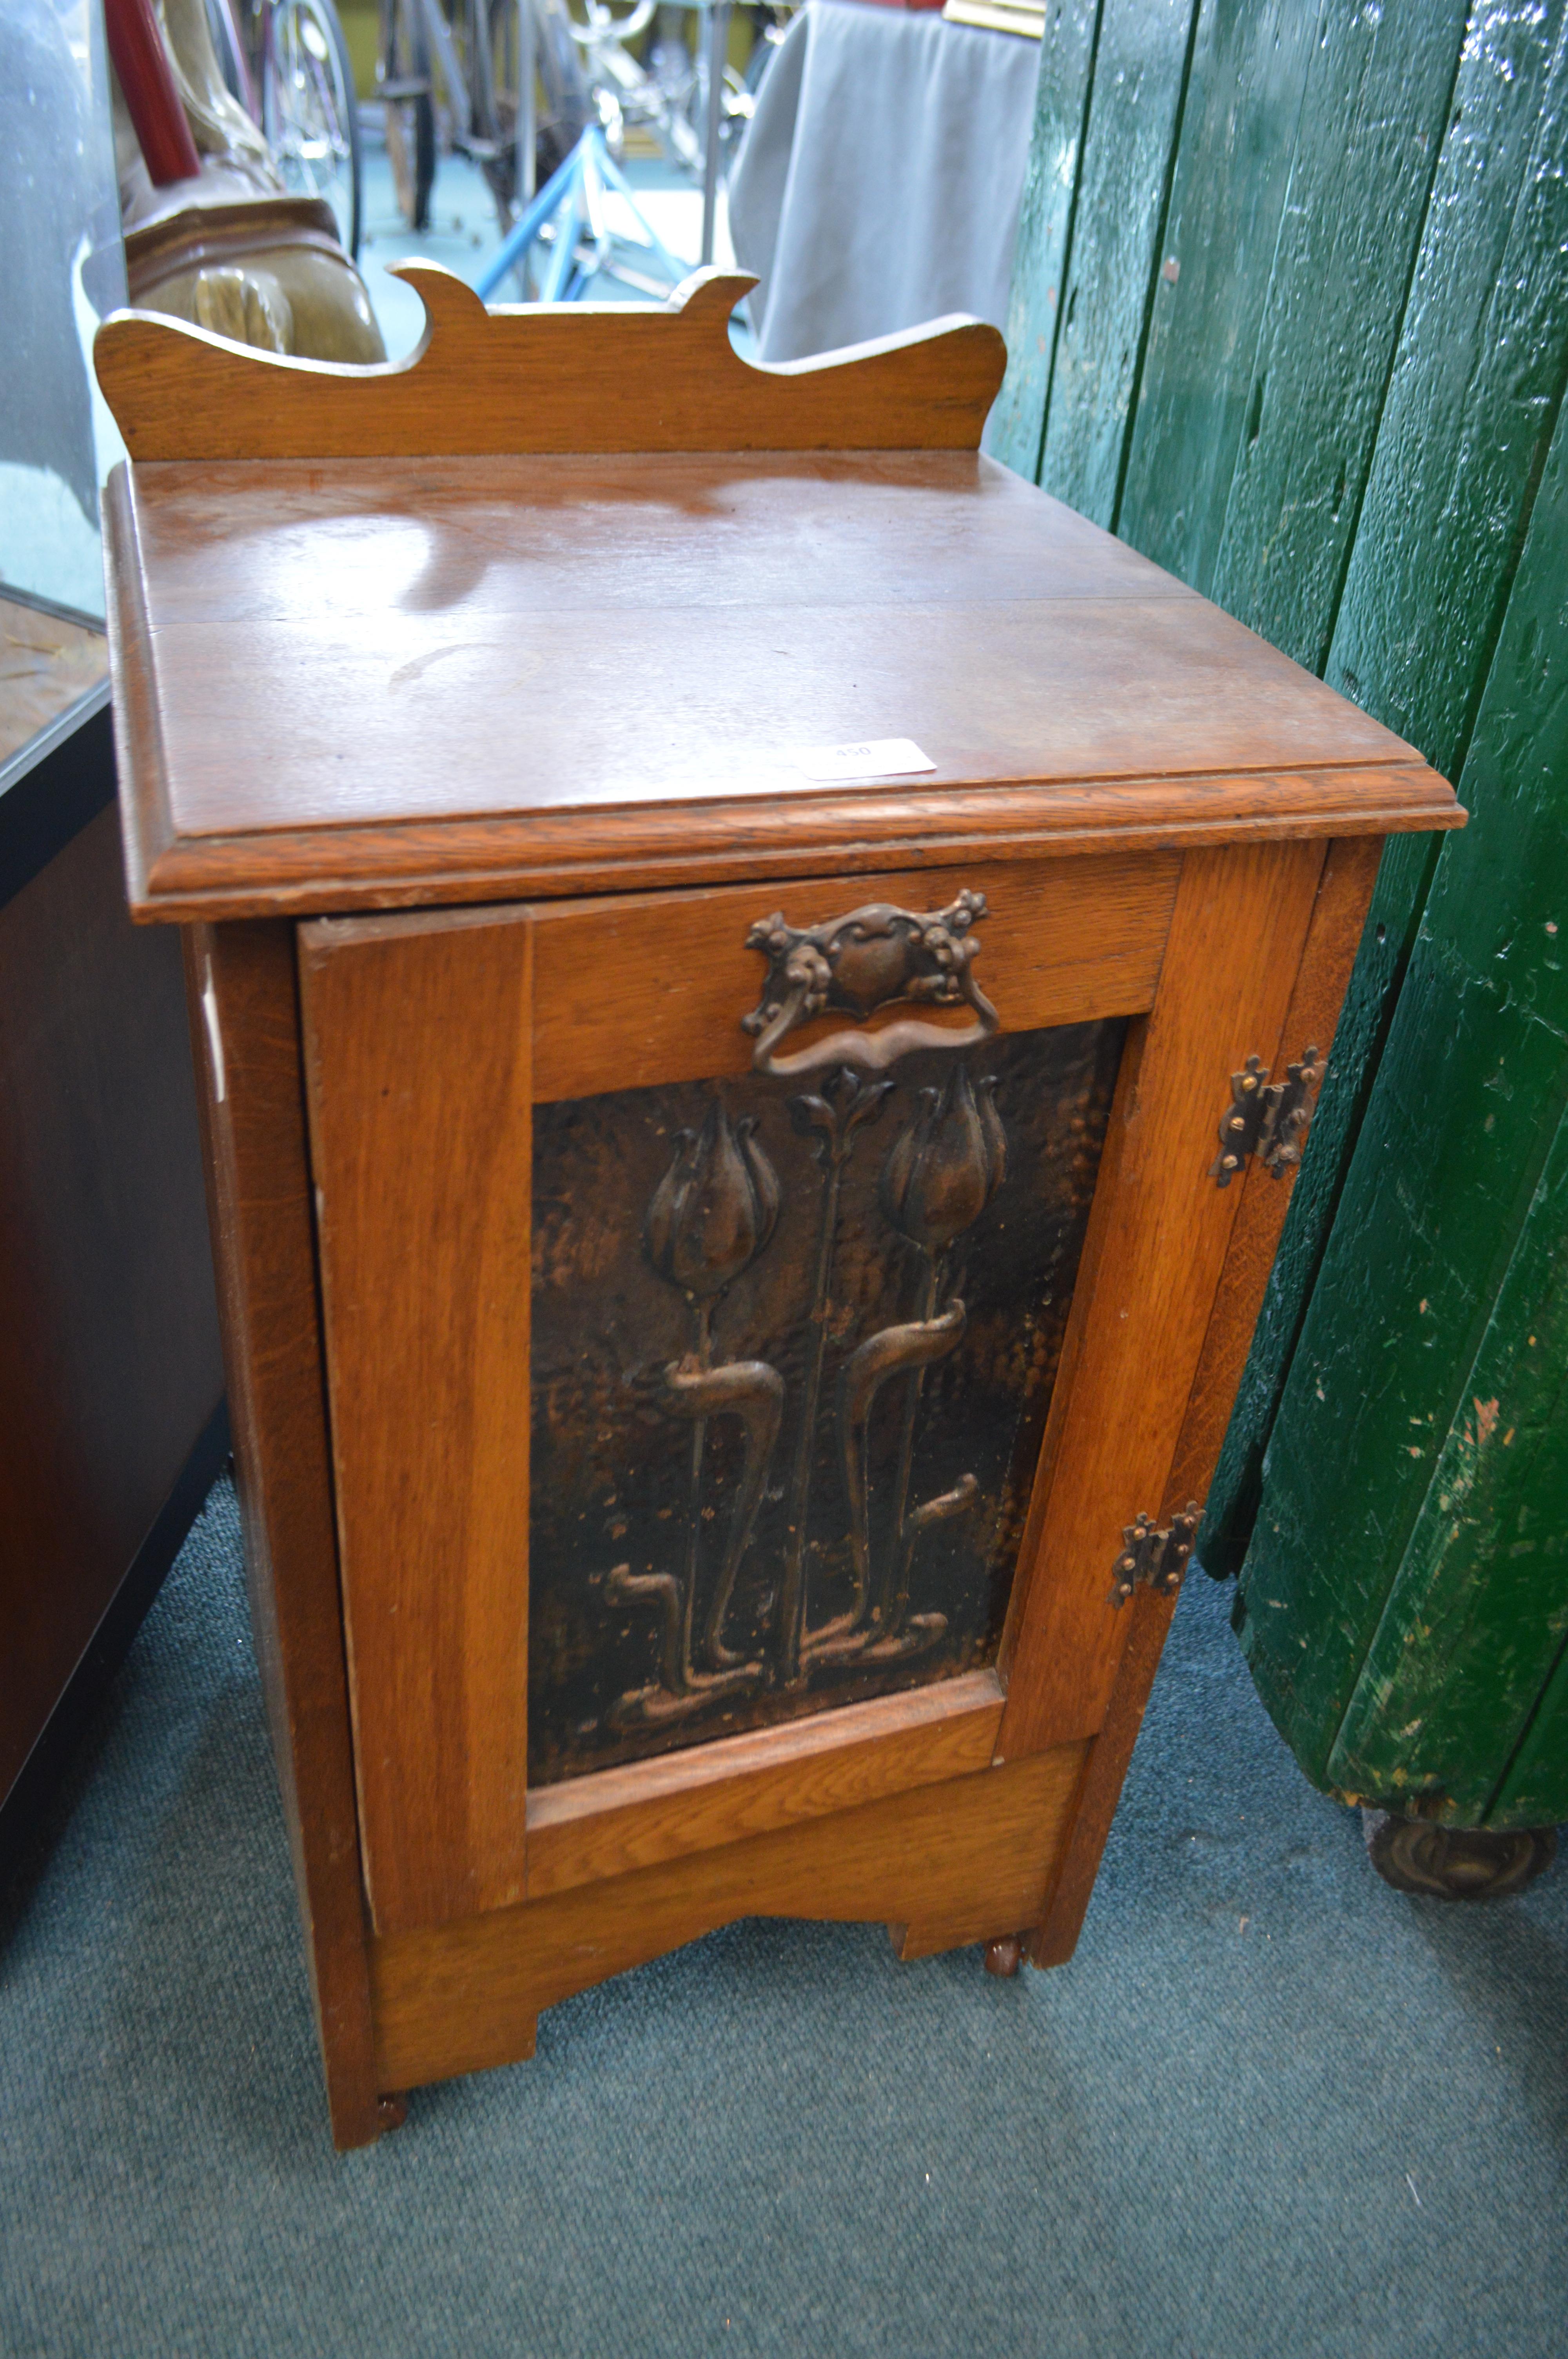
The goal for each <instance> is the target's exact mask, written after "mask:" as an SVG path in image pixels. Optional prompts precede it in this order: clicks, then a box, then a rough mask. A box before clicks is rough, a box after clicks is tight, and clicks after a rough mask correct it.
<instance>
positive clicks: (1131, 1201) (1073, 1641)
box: [999, 844, 1324, 1760]
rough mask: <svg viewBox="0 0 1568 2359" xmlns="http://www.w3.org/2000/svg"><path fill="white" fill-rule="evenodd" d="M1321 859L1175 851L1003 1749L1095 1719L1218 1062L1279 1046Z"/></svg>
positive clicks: (1216, 1100)
mask: <svg viewBox="0 0 1568 2359" xmlns="http://www.w3.org/2000/svg"><path fill="white" fill-rule="evenodd" d="M1323 858H1324V848H1323V846H1322V845H1321V844H1317V845H1314V844H1301V845H1297V844H1271V845H1259V846H1257V847H1255V848H1249V849H1247V850H1239V851H1231V852H1222V853H1192V854H1189V856H1188V857H1187V859H1186V860H1185V861H1184V864H1183V869H1182V879H1181V883H1180V885H1179V886H1178V888H1177V893H1176V908H1175V914H1174V916H1173V919H1172V924H1171V934H1170V939H1169V941H1168V943H1167V945H1166V952H1165V962H1164V966H1163V968H1162V973H1161V979H1160V990H1159V994H1158V996H1157V997H1156V999H1155V1002H1154V1007H1153V1012H1152V1015H1151V1016H1148V1017H1147V1018H1146V1019H1145V1022H1144V1027H1143V1037H1142V1038H1141V1040H1140V1041H1138V1042H1137V1043H1136V1044H1130V1050H1129V1054H1128V1056H1127V1057H1126V1058H1124V1071H1123V1081H1122V1084H1121V1086H1120V1087H1119V1090H1118V1095H1117V1104H1116V1106H1115V1107H1114V1108H1113V1110H1112V1114H1111V1119H1110V1128H1109V1131H1108V1136H1107V1141H1106V1147H1105V1154H1104V1158H1103V1160H1102V1163H1101V1169H1100V1181H1099V1187H1098V1191H1097V1195H1096V1199H1095V1209H1094V1213H1093V1215H1092V1217H1091V1221H1090V1228H1089V1236H1088V1240H1087V1244H1086V1247H1085V1255H1084V1264H1083V1267H1082V1270H1081V1273H1080V1277H1079V1282H1078V1288H1077V1291H1076V1295H1075V1298H1074V1304H1073V1317H1072V1321H1071V1322H1070V1327H1069V1343H1068V1347H1067V1352H1066V1353H1065V1355H1064V1357H1065V1362H1066V1364H1069V1365H1070V1367H1071V1370H1072V1377H1071V1386H1070V1392H1069V1395H1068V1397H1067V1398H1066V1400H1065V1408H1063V1410H1062V1412H1061V1413H1060V1416H1059V1418H1058V1419H1054V1431H1053V1430H1048V1432H1047V1438H1046V1451H1045V1453H1044V1456H1043V1459H1042V1471H1041V1474H1040V1477H1039V1478H1038V1482H1037V1490H1036V1498H1035V1502H1034V1506H1033V1508H1032V1513H1031V1523H1030V1529H1029V1531H1028V1533H1026V1536H1025V1542H1024V1547H1025V1552H1026V1554H1025V1557H1024V1558H1023V1559H1022V1560H1021V1563H1020V1578H1019V1582H1018V1583H1017V1584H1016V1586H1015V1591H1014V1607H1013V1613H1012V1616H1011V1627H1010V1631H1009V1634H1008V1636H1007V1638H1006V1639H1005V1640H1004V1644H1003V1677H1004V1679H1005V1680H1006V1684H1007V1689H1008V1699H1007V1709H1006V1712H1005V1713H1004V1714H1003V1718H1002V1726H1001V1734H1000V1739H999V1751H1000V1757H1001V1758H1003V1759H1005V1760H1013V1759H1017V1758H1018V1757H1019V1756H1022V1755H1023V1754H1027V1753H1030V1752H1033V1751H1034V1750H1035V1749H1037V1748H1039V1747H1043V1746H1046V1745H1059V1744H1063V1743H1065V1742H1067V1741H1068V1740H1069V1739H1072V1738H1076V1737H1084V1736H1089V1735H1092V1734H1095V1732H1096V1731H1097V1730H1098V1728H1099V1727H1100V1725H1101V1723H1102V1722H1103V1721H1104V1718H1105V1714H1106V1710H1107V1707H1108V1702H1109V1700H1110V1695H1111V1690H1112V1687H1113V1685H1114V1682H1115V1677H1116V1670H1117V1666H1118V1663H1119V1658H1120V1655H1121V1650H1122V1647H1123V1646H1124V1645H1125V1643H1126V1637H1127V1631H1128V1627H1129V1624H1128V1618H1127V1615H1126V1614H1125V1612H1124V1611H1123V1612H1119V1611H1118V1609H1117V1608H1116V1607H1115V1606H1114V1605H1113V1604H1112V1603H1111V1600H1110V1588H1111V1567H1112V1565H1113V1563H1114V1561H1115V1559H1116V1556H1117V1553H1118V1549H1119V1546H1120V1543H1121V1532H1122V1528H1123V1527H1124V1526H1125V1525H1127V1524H1130V1522H1131V1521H1132V1520H1133V1517H1135V1516H1136V1515H1138V1514H1139V1513H1140V1512H1148V1513H1157V1512H1158V1508H1157V1505H1156V1503H1158V1502H1162V1501H1163V1499H1164V1497H1165V1492H1166V1484H1167V1481H1168V1479H1169V1476H1170V1473H1171V1468H1172V1465H1173V1460H1174V1457H1175V1452H1176V1446H1177V1442H1178V1440H1179V1437H1180V1434H1181V1430H1182V1426H1183V1423H1184V1418H1185V1415H1186V1409H1187V1403H1188V1399H1189V1396H1190V1394H1191V1391H1192V1386H1193V1380H1194V1377H1195V1374H1196V1372H1197V1367H1198V1363H1199V1357H1200V1353H1201V1351H1202V1347H1203V1343H1204V1338H1205V1335H1206V1332H1207V1329H1208V1325H1209V1321H1210V1317H1211V1315H1212V1310H1213V1306H1214V1301H1215V1297H1216V1293H1217V1288H1218V1286H1219V1283H1220V1277H1221V1273H1222V1270H1223V1267H1224V1264H1225V1256H1226V1251H1227V1245H1228V1243H1229V1238H1230V1231H1231V1225H1232V1222H1233V1220H1234V1217H1235V1212H1236V1204H1235V1202H1233V1201H1232V1199H1233V1198H1238V1197H1239V1193H1240V1191H1239V1190H1236V1189H1234V1188H1227V1189H1220V1188H1217V1186H1216V1184H1215V1182H1214V1180H1212V1179H1211V1178H1210V1177H1209V1176H1208V1170H1209V1166H1210V1164H1211V1163H1212V1162H1213V1159H1214V1157H1215V1154H1216V1152H1217V1147H1216V1134H1217V1126H1218V1122H1219V1117H1220V1114H1222V1113H1223V1112H1224V1109H1225V1104H1226V1102H1227V1096H1228V1091H1229V1075H1230V1074H1231V1073H1232V1072H1234V1071H1238V1070H1239V1069H1240V1067H1241V1065H1242V1064H1243V1063H1244V1061H1245V1060H1246V1058H1247V1056H1248V1055H1249V1053H1251V1052H1253V1051H1256V1053H1257V1054H1258V1055H1260V1056H1261V1057H1262V1058H1263V1060H1264V1061H1265V1063H1267V1064H1271V1063H1272V1062H1273V1060H1275V1058H1276V1057H1277V1055H1278V1053H1279V1050H1280V1047H1281V1032H1282V1028H1283V1025H1284V1020H1285V1016H1286V1014H1287V1012H1288V1009H1289V1005H1290V1000H1291V995H1292V991H1293V988H1294V984H1295V978H1296V971H1297V968H1298V966H1299V964H1300V962H1301V956H1302V951H1303V944H1304V942H1305V940H1306V936H1307V929H1308V926H1309V924H1310V921H1311V917H1312V911H1313V907H1314V901H1315V899H1316V895H1317V888H1318V881H1319V876H1320V874H1321V871H1322V867H1323ZM1032 1550H1033V1551H1036V1553H1034V1555H1033V1561H1031V1560H1030V1553H1029V1552H1031V1551H1032Z"/></svg>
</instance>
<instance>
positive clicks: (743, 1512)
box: [607, 1099, 784, 1725]
mask: <svg viewBox="0 0 1568 2359" xmlns="http://www.w3.org/2000/svg"><path fill="white" fill-rule="evenodd" d="M755 1131H756V1125H755V1124H754V1123H753V1122H752V1120H751V1119H750V1118H749V1117H748V1118H746V1119H744V1120H742V1121H741V1122H738V1123H732V1122H731V1121H730V1116H729V1114H728V1112H727V1111H726V1109H725V1108H724V1106H723V1105H722V1104H721V1103H719V1101H718V1100H717V1099H715V1100H714V1101H713V1102H712V1103H710V1105H709V1106H708V1113H707V1115H706V1117H705V1119H704V1121H703V1125H702V1128H701V1130H700V1131H689V1130H683V1131H679V1132H677V1133H676V1151H675V1155H674V1157H673V1158H672V1160H671V1163H670V1166H669V1169H668V1170H667V1171H666V1172H665V1176H664V1178H663V1179H662V1180H660V1182H659V1184H658V1186H657V1188H656V1189H655V1190H654V1194H653V1197H652V1199H651V1201H650V1202H649V1205H648V1212H647V1218H646V1223H645V1230H644V1237H645V1243H646V1245H647V1251H648V1258H649V1260H650V1261H651V1262H652V1263H653V1266H654V1268H655V1269H656V1270H657V1271H658V1273H659V1276H660V1277H663V1278H666V1279H667V1280H668V1281H669V1283H670V1285H672V1286H676V1287H678V1288H680V1290H681V1292H682V1293H683V1294H684V1295H685V1296H686V1298H687V1301H688V1302H689V1303H690V1305H691V1307H692V1312H693V1317H694V1324H695V1330H696V1332H695V1336H694V1343H693V1348H692V1350H691V1351H689V1352H688V1353H687V1354H686V1356H685V1358H684V1359H680V1360H675V1361H672V1362H671V1363H670V1364H669V1366H668V1367H667V1368H666V1369H665V1386H666V1387H667V1389H668V1391H669V1394H670V1397H671V1401H672V1404H673V1406H674V1407H675V1408H677V1409H678V1410H679V1411H680V1412H681V1413H682V1415H683V1416H686V1417H689V1418H690V1419H692V1420H693V1423H692V1436H691V1498H690V1507H689V1512H688V1515H687V1560H686V1565H685V1568H684V1571H682V1572H680V1573H672V1572H644V1573H634V1572H633V1571H632V1570H631V1568H630V1566H628V1565H616V1566H615V1567H614V1568H613V1570H612V1571H611V1574H610V1576H609V1581H608V1583H607V1586H608V1590H609V1593H610V1595H611V1597H612V1598H613V1599H615V1600H617V1601H618V1602H622V1603H624V1602H635V1601H639V1600H640V1601H642V1602H643V1603H654V1604H655V1605H657V1607H658V1608H659V1612H660V1614H661V1617H662V1625H663V1626H662V1644H661V1647H660V1665H659V1669H660V1676H659V1679H658V1680H657V1681H655V1682H654V1683H653V1684H652V1685H650V1686H647V1687H644V1688H639V1689H636V1690H633V1692H632V1693H631V1694H629V1695H624V1696H622V1698H621V1700H620V1701H619V1703H618V1704H617V1705H616V1706H615V1709H614V1712H613V1715H612V1716H613V1717H614V1718H615V1719H616V1720H617V1721H619V1722H620V1723H621V1724H622V1725H626V1724H628V1723H633V1722H639V1721H640V1722H644V1723H645V1722H649V1721H661V1720H670V1719H675V1718H678V1717H680V1716H682V1715H684V1714H685V1713H687V1712H694V1711H697V1710H698V1709H700V1708H701V1707H702V1706H703V1705H705V1704H707V1703H708V1702H710V1701H712V1700H713V1698H714V1697H715V1695H717V1694H720V1693H731V1692H735V1691H738V1690H743V1689H746V1688H749V1687H755V1686H756V1685H757V1684H758V1683H759V1682H760V1681H761V1680H762V1677H763V1666H762V1664H761V1663H747V1662H745V1661H743V1659H742V1658H741V1656H739V1655H737V1654H736V1653H735V1652H734V1651H733V1649H732V1648H730V1647H729V1646H727V1645H726V1643H725V1638H724V1624H725V1619H726V1616H727V1615H728V1614H729V1611H730V1598H731V1597H732V1595H733V1593H734V1589H735V1577H736V1575H737V1573H738V1572H739V1571H740V1569H741V1559H742V1558H743V1557H744V1555H745V1553H746V1550H747V1549H748V1547H749V1546H750V1544H751V1538H752V1527H753V1525H754V1524H755V1522H756V1519H757V1509H758V1507H759V1506H761V1504H762V1490H763V1486H764V1484H766V1482H767V1476H768V1467H769V1465H770V1463H771V1462H772V1459H773V1445H774V1443H775V1441H776V1440H777V1439H778V1430H779V1419H780V1417H781V1415H782V1414H783V1408H784V1380H783V1378H782V1377H781V1376H780V1375H779V1373H778V1371H777V1369H776V1368H773V1367H770V1366H769V1365H768V1364H767V1363H766V1361H763V1360H729V1361H725V1362H724V1363H722V1364H720V1365H719V1366H718V1367H715V1366H714V1364H713V1316H714V1312H715V1310H716V1309H717V1307H718V1305H719V1300H720V1299H721V1298H722V1297H723V1295H724V1293H725V1292H726V1290H727V1289H728V1288H730V1286H732V1285H733V1284H734V1282H735V1280H736V1279H737V1278H738V1277H741V1275H742V1273H743V1272H744V1271H746V1270H747V1269H749V1268H750V1267H751V1266H752V1262H753V1261H755V1259H756V1258H757V1256H758V1255H759V1254H760V1253H762V1251H763V1249H764V1248H765V1246H766V1245H767V1243H768V1240H769V1239H770V1238H771V1237H772V1235H773V1230H774V1227H775V1226H776V1224H777V1222H778V1216H779V1183H778V1176H777V1174H776V1173H775V1171H774V1169H773V1165H772V1164H771V1163H770V1162H769V1160H768V1158H767V1157H766V1155H765V1154H764V1153H763V1151H762V1147H761V1145H760V1144H759V1142H758V1140H757V1137H756V1136H755ZM724 1416H727V1417H738V1418H740V1419H741V1422H742V1424H743V1425H744V1427H745V1433H746V1454H745V1460H744V1463H743V1465H742V1467H741V1482H740V1486H739V1488H738V1490H737V1492H736V1495H735V1506H734V1509H733V1511H732V1513H731V1515H730V1528H729V1534H728V1537H727V1539H726V1542H725V1549H724V1558H723V1561H722V1563H721V1565H720V1567H719V1578H718V1582H717V1583H716V1584H715V1587H714V1592H713V1597H712V1601H711V1603H710V1604H709V1607H708V1615H707V1620H706V1624H705V1627H704V1632H703V1652H704V1655H705V1657H706V1658H707V1664H708V1668H707V1669H705V1670H698V1669H697V1667H696V1663H695V1660H694V1651H693V1650H694V1623H695V1618H696V1611H697V1587H698V1582H699V1580H700V1577H701V1571H702V1566H701V1546H702V1491H703V1461H704V1457H705V1455H706V1452H707V1447H708V1419H709V1418H712V1417H724Z"/></svg>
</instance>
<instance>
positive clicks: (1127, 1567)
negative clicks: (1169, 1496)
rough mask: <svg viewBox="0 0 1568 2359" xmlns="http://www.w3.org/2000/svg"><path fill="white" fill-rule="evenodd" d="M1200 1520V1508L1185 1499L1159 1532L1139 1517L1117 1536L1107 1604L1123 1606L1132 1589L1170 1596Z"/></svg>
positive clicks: (1179, 1581)
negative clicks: (1119, 1543) (1118, 1547)
mask: <svg viewBox="0 0 1568 2359" xmlns="http://www.w3.org/2000/svg"><path fill="white" fill-rule="evenodd" d="M1202 1521H1203V1509H1202V1508H1201V1507H1200V1506H1199V1505H1198V1503H1197V1501H1196V1500H1195V1499H1189V1500H1188V1501H1187V1504H1186V1506H1184V1508H1183V1509H1182V1512H1181V1514H1180V1515H1179V1516H1173V1517H1172V1518H1171V1520H1170V1522H1169V1523H1168V1524H1167V1525H1166V1527H1165V1528H1164V1530H1163V1531H1162V1530H1161V1529H1160V1528H1159V1527H1158V1525H1157V1524H1156V1523H1155V1521H1154V1518H1153V1517H1152V1516H1140V1517H1138V1518H1137V1520H1136V1522H1134V1523H1130V1524H1129V1525H1128V1526H1127V1527H1126V1529H1125V1530H1124V1531H1123V1533H1122V1535H1121V1538H1122V1550H1121V1554H1120V1555H1119V1557H1118V1558H1117V1560H1116V1579H1115V1581H1114V1582H1113V1583H1112V1586H1111V1593H1110V1603H1112V1604H1113V1605H1125V1604H1126V1603H1128V1601H1129V1599H1130V1597H1131V1595H1132V1593H1133V1591H1134V1590H1135V1589H1152V1591H1153V1592H1154V1594H1155V1596H1156V1597H1174V1595H1175V1593H1176V1592H1177V1590H1178V1589H1180V1587H1181V1585H1182V1575H1183V1574H1184V1572H1185V1571H1186V1569H1187V1559H1188V1558H1189V1557H1190V1556H1191V1554H1192V1552H1193V1549H1194V1546H1195V1543H1196V1540H1197V1536H1198V1526H1199V1524H1201V1523H1202Z"/></svg>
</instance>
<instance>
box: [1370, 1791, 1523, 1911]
mask: <svg viewBox="0 0 1568 2359" xmlns="http://www.w3.org/2000/svg"><path fill="white" fill-rule="evenodd" d="M1361 1826H1362V1831H1363V1832H1364V1833H1365V1835H1366V1838H1367V1850H1368V1854H1369V1856H1370V1858H1371V1862H1372V1864H1373V1866H1374V1867H1375V1868H1376V1869H1377V1871H1378V1873H1379V1875H1380V1876H1381V1877H1382V1879H1383V1881H1384V1883H1385V1884H1391V1885H1392V1886H1393V1887H1394V1889H1395V1891H1396V1892H1417V1893H1421V1894H1422V1895H1424V1897H1426V1898H1428V1899H1431V1900H1506V1899H1507V1898H1508V1897H1509V1894H1510V1893H1514V1892H1522V1891H1523V1889H1524V1887H1525V1886H1526V1885H1527V1884H1530V1883H1532V1882H1533V1881H1534V1879H1535V1878H1536V1877H1537V1876H1538V1875H1540V1874H1541V1869H1542V1868H1543V1867H1550V1866H1551V1864H1552V1860H1553V1859H1554V1858H1555V1857H1556V1854H1557V1831H1556V1829H1555V1828H1554V1827H1435V1826H1433V1825H1432V1824H1431V1822H1430V1821H1425V1820H1422V1819H1401V1818H1399V1817H1397V1816H1396V1815H1395V1813H1394V1812H1392V1811H1391V1810H1362V1813H1361Z"/></svg>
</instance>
